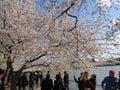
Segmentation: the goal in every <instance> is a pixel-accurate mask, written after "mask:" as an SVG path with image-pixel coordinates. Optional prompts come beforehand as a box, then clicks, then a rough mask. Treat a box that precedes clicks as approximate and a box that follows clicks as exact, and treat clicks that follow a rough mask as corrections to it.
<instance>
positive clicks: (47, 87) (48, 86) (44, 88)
mask: <svg viewBox="0 0 120 90" xmlns="http://www.w3.org/2000/svg"><path fill="white" fill-rule="evenodd" d="M41 90H53V81H52V79H50V74H49V75H48V74H47V75H46V78H45V79H43V80H42V82H41Z"/></svg>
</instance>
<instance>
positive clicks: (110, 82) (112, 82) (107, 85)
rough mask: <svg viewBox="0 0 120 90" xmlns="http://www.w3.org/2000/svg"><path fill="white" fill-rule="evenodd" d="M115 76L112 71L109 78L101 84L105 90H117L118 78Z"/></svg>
mask: <svg viewBox="0 0 120 90" xmlns="http://www.w3.org/2000/svg"><path fill="white" fill-rule="evenodd" d="M114 75H115V71H114V70H110V71H109V76H107V77H105V78H104V80H103V81H102V83H101V86H102V88H103V90H116V83H117V78H116V77H115V76H114Z"/></svg>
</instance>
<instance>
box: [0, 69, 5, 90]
mask: <svg viewBox="0 0 120 90" xmlns="http://www.w3.org/2000/svg"><path fill="white" fill-rule="evenodd" d="M3 77H4V70H2V69H0V90H5V87H4V84H3V82H2V78H3Z"/></svg>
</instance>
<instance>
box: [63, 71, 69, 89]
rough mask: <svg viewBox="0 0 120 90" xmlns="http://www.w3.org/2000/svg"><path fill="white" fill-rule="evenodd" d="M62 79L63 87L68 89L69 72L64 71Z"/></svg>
mask: <svg viewBox="0 0 120 90" xmlns="http://www.w3.org/2000/svg"><path fill="white" fill-rule="evenodd" d="M63 80H64V89H65V90H69V74H68V73H67V72H66V71H64V78H63Z"/></svg>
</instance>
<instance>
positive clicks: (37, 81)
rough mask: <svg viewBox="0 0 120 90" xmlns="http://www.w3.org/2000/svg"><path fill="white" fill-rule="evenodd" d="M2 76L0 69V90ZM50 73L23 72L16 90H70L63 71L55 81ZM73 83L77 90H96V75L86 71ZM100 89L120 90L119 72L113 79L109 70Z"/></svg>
mask: <svg viewBox="0 0 120 90" xmlns="http://www.w3.org/2000/svg"><path fill="white" fill-rule="evenodd" d="M3 76H4V70H2V69H0V90H5V85H4V84H3V83H2V77H3ZM50 76H51V75H50V72H49V71H48V72H47V74H46V75H45V77H44V75H43V73H42V72H38V71H35V72H23V73H22V74H21V75H20V76H19V78H18V80H17V81H16V83H17V89H18V90H28V89H27V88H28V87H29V90H35V87H37V88H38V87H39V86H40V88H41V90H70V89H69V81H70V80H69V74H68V73H67V72H66V71H64V76H63V77H62V75H61V72H58V73H57V74H56V76H55V80H53V79H51V77H50ZM74 81H75V82H76V83H77V84H78V89H79V90H96V86H97V82H96V75H95V74H91V76H89V73H88V72H87V71H85V72H81V73H80V76H79V77H78V79H76V77H75V76H74ZM101 87H102V89H103V90H120V72H119V77H118V78H116V77H115V71H114V70H110V71H109V76H106V77H105V78H104V79H103V81H102V82H101Z"/></svg>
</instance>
